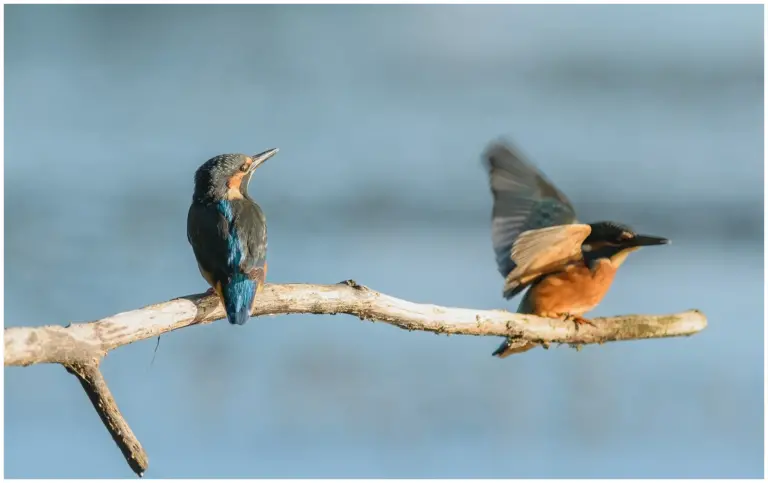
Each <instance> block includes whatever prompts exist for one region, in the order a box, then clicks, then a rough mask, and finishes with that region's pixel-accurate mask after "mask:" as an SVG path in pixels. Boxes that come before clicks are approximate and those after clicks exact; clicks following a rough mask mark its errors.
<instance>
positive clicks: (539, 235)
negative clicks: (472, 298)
mask: <svg viewBox="0 0 768 483" xmlns="http://www.w3.org/2000/svg"><path fill="white" fill-rule="evenodd" d="M591 232H592V228H591V227H590V226H589V225H582V224H570V225H560V226H553V227H549V228H541V229H538V230H530V231H526V232H523V233H522V234H521V235H520V236H519V237H518V238H517V240H515V243H514V244H513V245H512V249H511V259H512V262H513V263H514V264H515V268H514V269H513V270H512V271H511V272H509V275H507V278H506V280H505V284H504V293H505V294H507V293H510V292H514V293H518V292H520V290H522V289H524V288H525V287H526V286H528V285H529V284H530V283H532V282H533V281H535V280H536V279H538V278H539V277H541V276H542V275H546V274H548V273H552V272H558V271H560V270H562V269H563V268H565V266H566V265H568V264H569V263H573V262H578V261H581V260H582V259H583V258H582V251H581V244H582V243H584V240H585V239H586V238H587V237H588V236H589V234H590V233H591Z"/></svg>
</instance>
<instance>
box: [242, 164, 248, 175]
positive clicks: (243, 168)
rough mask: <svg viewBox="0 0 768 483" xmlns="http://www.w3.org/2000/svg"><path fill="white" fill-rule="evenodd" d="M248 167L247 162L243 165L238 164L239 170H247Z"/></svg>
mask: <svg viewBox="0 0 768 483" xmlns="http://www.w3.org/2000/svg"><path fill="white" fill-rule="evenodd" d="M248 168H250V166H249V165H247V164H244V165H242V166H240V171H242V172H243V173H245V172H246V171H248Z"/></svg>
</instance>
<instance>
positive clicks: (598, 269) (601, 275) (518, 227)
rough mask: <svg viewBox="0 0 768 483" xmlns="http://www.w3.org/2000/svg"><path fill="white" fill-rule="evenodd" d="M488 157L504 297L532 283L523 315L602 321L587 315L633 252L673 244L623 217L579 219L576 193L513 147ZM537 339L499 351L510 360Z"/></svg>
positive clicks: (492, 150)
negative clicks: (637, 229) (572, 196)
mask: <svg viewBox="0 0 768 483" xmlns="http://www.w3.org/2000/svg"><path fill="white" fill-rule="evenodd" d="M483 157H484V161H485V165H486V168H487V170H488V176H489V178H490V184H491V193H492V195H493V214H492V241H493V248H494V251H495V252H496V263H497V265H498V269H499V272H501V275H502V276H503V277H504V278H505V281H504V292H503V295H504V298H506V299H510V298H512V297H514V296H515V295H517V294H519V293H520V292H522V291H523V290H525V289H526V288H529V289H528V291H527V292H526V293H525V295H524V296H523V299H522V301H521V302H520V306H519V307H518V309H517V311H518V312H519V313H523V314H533V315H537V316H540V317H548V318H559V319H563V320H569V321H573V322H574V323H576V324H577V325H578V324H589V325H594V324H593V323H592V322H591V321H590V320H588V319H585V318H584V317H582V316H583V315H584V314H585V313H587V312H589V311H591V310H592V309H594V308H595V307H597V305H598V304H599V303H600V302H601V301H602V299H603V297H604V296H605V294H606V293H607V292H608V289H609V288H610V286H611V283H612V282H613V278H614V276H615V275H616V270H617V269H618V268H619V267H620V266H621V264H622V263H623V262H624V260H625V259H626V257H627V255H628V254H630V253H631V252H633V251H635V250H638V249H639V248H640V247H643V246H651V245H664V244H666V243H669V240H667V239H666V238H659V237H655V236H647V235H638V234H637V233H635V232H634V231H633V230H632V229H630V228H629V227H628V226H625V225H622V224H619V223H615V222H610V221H603V222H597V223H590V224H582V223H579V222H578V221H577V220H576V212H575V210H574V209H573V206H572V205H571V203H570V201H568V198H567V197H566V196H565V195H564V194H563V193H562V192H561V191H560V190H558V189H557V188H556V187H555V186H554V185H553V184H552V183H551V182H550V181H549V180H548V179H547V178H546V177H545V176H544V174H542V173H541V172H540V171H539V170H537V169H536V168H535V167H534V166H533V165H531V164H529V163H528V162H526V161H525V160H524V158H523V157H522V156H521V155H520V153H519V152H517V151H516V150H515V149H514V148H513V147H511V146H510V145H507V144H503V143H494V144H492V145H491V146H490V147H489V148H488V149H487V150H486V152H485V154H484V156H483ZM536 345H537V344H535V343H532V342H528V341H524V340H513V339H508V340H505V341H504V342H503V343H502V344H501V346H500V347H499V348H498V349H496V351H495V352H494V353H493V355H494V356H498V357H501V358H504V357H507V356H509V355H512V354H518V353H521V352H525V351H528V350H530V349H532V348H534V347H536Z"/></svg>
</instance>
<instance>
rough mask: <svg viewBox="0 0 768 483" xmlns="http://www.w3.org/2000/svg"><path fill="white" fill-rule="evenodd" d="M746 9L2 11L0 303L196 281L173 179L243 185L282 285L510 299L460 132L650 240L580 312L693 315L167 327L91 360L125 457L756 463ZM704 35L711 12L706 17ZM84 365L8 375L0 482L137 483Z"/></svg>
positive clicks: (178, 473) (435, 466)
mask: <svg viewBox="0 0 768 483" xmlns="http://www.w3.org/2000/svg"><path fill="white" fill-rule="evenodd" d="M761 19H762V7H759V6H741V7H730V6H728V7H725V6H720V7H715V6H705V7H698V6H697V7H694V6H687V7H686V6H683V7H681V6H677V7H672V6H640V7H630V6H624V7H608V6H606V7H603V6H599V7H598V6H591V7H563V6H537V7H531V6H497V7H488V6H485V7H448V6H444V7H416V6H413V7H411V6H408V7H405V6H387V7H385V6H376V7H374V6H370V7H362V6H357V7H351V6H349V7H342V6H336V7H318V6H314V7H308V6H261V7H257V6H240V7H175V8H174V7H149V6H134V7H126V6H123V7H105V6H77V7H63V6H9V7H7V8H6V15H5V28H6V38H5V42H6V51H5V58H6V65H5V67H6V76H5V82H6V87H5V102H6V108H5V126H6V130H5V144H6V150H5V161H6V163H5V175H6V183H5V189H6V192H5V205H6V212H5V219H6V224H5V243H6V245H5V260H6V268H5V280H6V293H5V302H6V305H5V320H6V322H5V324H6V326H9V325H41V324H66V323H67V322H70V321H83V320H90V319H95V318H98V317H102V316H106V315H110V314H113V313H117V312H120V311H125V310H130V309H133V308H136V307H140V306H143V305H147V304H149V303H153V302H157V301H161V300H167V299H169V298H171V297H175V296H178V295H182V294H188V293H193V292H198V291H202V290H204V289H205V286H204V282H203V281H202V279H201V278H200V276H199V273H198V271H197V268H196V266H195V263H194V259H193V257H192V253H191V249H190V248H189V246H188V244H187V242H186V239H185V220H186V209H187V206H188V202H189V199H190V196H191V182H192V173H193V171H194V169H196V168H197V166H198V165H199V164H200V163H202V162H203V161H205V159H207V158H208V157H210V156H212V155H214V154H218V153H220V152H231V151H245V152H258V151H261V150H263V149H266V148H269V147H273V146H277V147H280V148H281V152H280V153H279V154H278V156H276V157H275V158H273V159H272V160H270V161H269V163H268V164H265V165H264V167H263V168H261V169H260V171H259V173H258V174H257V176H256V178H255V179H254V181H253V182H252V184H251V192H252V193H254V194H255V195H256V197H257V199H258V200H259V202H260V204H261V205H262V207H263V208H264V210H265V211H266V213H267V215H268V218H269V230H270V231H269V233H270V244H269V247H270V248H269V249H270V252H269V264H270V278H271V281H272V282H316V283H335V282H338V281H341V280H344V279H348V278H354V279H355V280H357V281H359V282H360V283H364V284H366V285H369V286H371V287H373V288H375V289H378V290H381V291H383V292H386V293H388V294H391V295H394V296H398V297H402V298H406V299H409V300H413V301H421V302H428V303H436V304H443V305H451V306H465V307H477V308H497V307H505V308H511V307H515V306H516V304H517V301H513V302H511V303H508V302H505V301H504V300H503V299H502V298H501V295H500V293H501V285H502V281H501V280H500V277H499V276H498V273H497V272H496V268H495V266H494V263H493V254H492V250H491V248H490V234H489V226H488V225H489V222H488V218H489V212H490V194H489V192H488V188H487V184H486V180H485V177H484V173H483V171H482V169H480V167H479V154H480V152H481V151H482V149H483V147H484V145H485V143H486V142H488V141H489V140H491V139H494V138H495V137H497V136H499V135H507V136H510V137H512V139H514V140H515V141H516V142H517V143H518V144H519V145H520V146H521V147H522V148H523V150H524V151H525V152H526V153H528V154H529V155H530V156H531V157H532V158H533V160H534V161H535V162H537V163H538V164H539V165H540V166H542V168H543V169H545V171H546V172H547V173H548V174H549V175H550V177H551V178H553V179H554V180H555V181H556V182H557V184H558V185H559V186H560V187H562V188H563V190H564V191H566V192H567V193H568V194H569V196H571V198H572V200H573V201H574V203H575V205H576V206H577V208H578V209H579V211H580V214H581V215H582V216H581V217H582V218H583V219H597V218H600V219H603V218H609V219H617V220H620V221H624V222H627V223H629V224H631V225H634V226H636V227H637V228H638V230H642V231H645V232H649V233H654V234H659V235H666V236H669V237H670V238H672V240H673V244H672V245H669V246H665V247H663V248H648V249H645V250H643V251H641V252H639V253H637V254H635V255H633V256H632V257H630V260H629V261H628V262H627V264H626V265H625V268H623V269H622V271H621V272H620V274H619V276H618V277H617V280H616V282H615V284H614V287H613V288H612V290H611V292H610V293H609V295H608V297H607V298H606V299H605V301H604V303H603V304H602V305H601V306H600V307H599V308H598V309H597V310H596V311H595V312H593V314H594V315H612V314H621V313H669V312H677V311H681V310H686V309H689V308H698V309H701V310H703V311H704V313H705V314H706V315H707V316H708V318H709V327H708V328H707V329H706V330H705V331H704V332H702V333H701V334H698V335H696V336H694V337H690V338H685V339H682V338H678V339H665V340H653V341H641V342H626V343H616V344H606V345H604V346H600V347H591V346H590V347H586V348H584V349H583V350H582V351H581V352H576V351H573V350H570V349H567V348H559V349H551V350H549V351H544V350H541V349H537V350H534V351H531V352H529V353H527V354H525V355H524V356H519V357H511V358H509V359H506V360H503V361H500V360H498V359H495V358H492V357H490V353H491V351H492V350H493V349H494V348H495V347H496V346H497V344H498V340H497V339H496V338H476V337H443V336H435V335H432V334H422V333H418V332H410V333H409V332H405V331H402V330H399V329H396V328H393V327H390V326H387V325H384V324H371V323H369V322H360V321H359V320H357V319H354V318H352V317H348V316H334V317H330V316H309V315H307V316H298V315H297V316H281V317H270V318H261V319H252V320H251V321H250V322H249V323H248V324H246V325H245V326H244V327H232V326H229V324H226V323H225V322H218V323H215V324H212V325H209V326H204V327H194V328H189V329H185V330H181V331H178V332H175V333H172V334H169V335H166V336H164V337H163V338H162V341H161V343H160V347H159V349H158V353H157V356H156V360H155V362H154V364H153V365H152V366H151V367H150V361H151V359H152V355H153V350H154V347H155V342H154V341H145V342H142V343H137V344H134V345H131V346H128V347H124V348H121V349H119V350H116V351H114V352H112V353H110V355H109V356H108V357H107V359H106V360H105V362H104V365H103V370H104V373H105V377H106V378H107V380H108V382H109V383H110V387H111V389H112V391H113V393H114V394H115V397H116V398H117V401H118V404H119V405H120V408H121V410H122V411H123V413H124V415H125V416H126V418H127V419H128V421H129V423H130V424H131V426H132V428H133V430H134V432H135V433H136V434H137V436H138V437H139V438H140V440H141V441H142V443H143V445H144V446H145V448H146V450H147V451H148V453H149V456H150V469H149V471H148V472H147V477H158V478H159V477H198V476H201V477H262V476H273V477H278V476H294V477H343V476H358V477H406V476H410V477H611V476H613V477H758V476H760V475H762V472H763V454H764V452H763V451H764V449H763V427H764V424H763V384H764V374H763V367H762V366H763V330H764V329H763V319H762V314H763V297H762V287H763V285H762V283H763V263H762V262H763V235H762V233H763V232H762V223H763V221H762V219H763V209H762V198H763V185H762V175H763V163H762V159H763V158H762V156H763V154H762V153H763V135H762V133H763V124H762V119H763V107H762V106H763V93H762V85H763V65H762V38H763V37H762V36H763V31H762V22H761ZM715 27H716V28H715ZM130 475H131V472H130V470H129V468H128V466H127V465H126V464H125V462H124V461H123V459H122V456H121V454H120V452H119V451H118V450H117V448H116V447H115V446H114V444H113V443H112V441H111V439H110V437H109V436H108V434H107V432H106V431H105V429H104V428H103V426H102V424H101V422H100V421H99V419H98V417H97V416H96V414H95V412H94V411H93V409H92V407H91V406H90V403H89V402H88V401H87V399H86V397H85V395H84V394H83V392H82V389H81V388H80V386H79V384H77V383H76V381H75V380H74V378H72V377H71V376H69V375H68V374H66V372H65V371H64V370H63V369H62V368H60V367H58V366H32V367H28V368H8V369H6V370H5V476H6V477H128V476H130Z"/></svg>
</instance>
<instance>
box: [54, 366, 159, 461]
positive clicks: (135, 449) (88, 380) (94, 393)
mask: <svg viewBox="0 0 768 483" xmlns="http://www.w3.org/2000/svg"><path fill="white" fill-rule="evenodd" d="M64 367H65V368H66V369H67V371H69V373H70V374H74V376H75V377H77V379H78V380H79V381H80V384H82V386H83V389H84V390H85V393H86V394H87V395H88V399H90V400H91V403H92V404H93V408H94V409H96V412H97V413H99V417H100V418H101V422H102V423H104V426H106V427H107V431H109V434H110V435H112V439H113V440H115V443H117V447H118V448H120V451H122V452H123V456H124V457H125V460H126V461H127V462H128V465H129V466H130V467H131V469H132V470H133V471H134V472H135V473H136V474H137V475H139V476H143V475H144V472H145V471H146V470H147V467H148V466H149V457H148V456H147V453H146V451H144V448H142V447H141V443H139V440H138V439H136V436H134V434H133V431H131V428H130V426H128V423H127V422H126V421H125V418H123V415H122V414H120V409H118V407H117V403H116V402H115V398H114V397H112V392H111V391H110V390H109V387H107V381H105V380H104V376H103V375H102V374H101V371H100V370H99V366H98V365H97V364H95V363H91V364H73V365H65V366H64Z"/></svg>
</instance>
